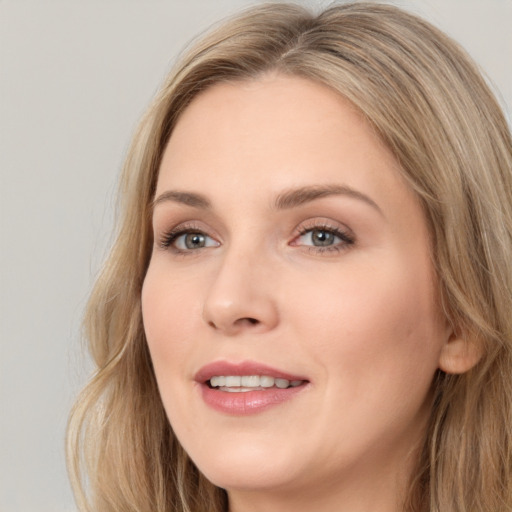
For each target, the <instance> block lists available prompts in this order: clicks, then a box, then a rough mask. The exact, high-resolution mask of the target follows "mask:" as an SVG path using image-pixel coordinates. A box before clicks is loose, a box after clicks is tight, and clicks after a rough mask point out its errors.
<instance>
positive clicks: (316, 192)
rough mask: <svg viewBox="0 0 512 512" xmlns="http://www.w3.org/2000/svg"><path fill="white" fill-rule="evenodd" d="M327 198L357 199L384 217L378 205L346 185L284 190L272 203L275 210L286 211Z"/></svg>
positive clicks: (311, 186)
mask: <svg viewBox="0 0 512 512" xmlns="http://www.w3.org/2000/svg"><path fill="white" fill-rule="evenodd" d="M328 196H347V197H351V198H353V199H358V200H360V201H363V202H365V203H366V204H368V205H370V206H371V207H372V208H374V209H375V210H377V211H378V212H379V213H380V214H381V215H382V216H384V214H383V212H382V210H381V209H380V207H379V205H378V204H377V203H376V202H375V201H374V200H373V199H371V198H370V197H369V196H367V195H366V194H363V193H362V192H359V191H358V190H355V189H353V188H351V187H348V186H347V185H338V184H333V185H310V186H306V187H299V188H294V189H290V190H286V191H284V192H282V193H281V194H279V195H278V196H277V198H276V200H275V202H274V208H275V209H277V210H287V209H289V208H295V207H297V206H300V205H302V204H304V203H309V202H310V201H314V200H315V199H320V198H322V197H328Z"/></svg>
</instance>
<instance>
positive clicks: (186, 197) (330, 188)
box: [153, 184, 384, 216]
mask: <svg viewBox="0 0 512 512" xmlns="http://www.w3.org/2000/svg"><path fill="white" fill-rule="evenodd" d="M328 196H347V197H351V198H353V199H358V200H360V201H363V202H365V203H366V204H368V205H369V206H371V207H372V208H374V209H375V210H377V211H378V212H379V213H380V214H381V215H382V216H384V214H383V212H382V210H381V209H380V207H379V205H378V204H377V203H376V202H375V201H374V200H373V199H371V198H370V197H369V196H367V195H366V194H363V193H362V192H359V191H358V190H355V189H353V188H351V187H348V186H347V185H338V184H332V185H309V186H305V187H299V188H292V189H289V190H285V191H284V192H282V193H280V194H279V195H278V196H277V197H276V199H275V201H274V203H273V208H274V209H276V210H288V209H291V208H296V207H298V206H301V205H303V204H305V203H309V202H311V201H314V200H315V199H320V198H323V197H328ZM166 201H172V202H175V203H179V204H184V205H186V206H191V207H193V208H199V209H202V210H209V209H211V208H212V203H211V202H210V201H209V199H208V198H207V197H206V196H204V195H202V194H197V193H195V192H185V191H177V190H168V191H166V192H163V193H162V194H160V195H159V196H158V197H157V198H156V199H155V200H154V201H153V208H155V206H157V205H158V204H161V203H163V202H166Z"/></svg>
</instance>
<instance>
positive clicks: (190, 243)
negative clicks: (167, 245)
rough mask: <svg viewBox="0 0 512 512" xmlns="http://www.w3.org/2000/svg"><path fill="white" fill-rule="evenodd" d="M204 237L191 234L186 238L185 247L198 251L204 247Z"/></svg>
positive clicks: (199, 234)
mask: <svg viewBox="0 0 512 512" xmlns="http://www.w3.org/2000/svg"><path fill="white" fill-rule="evenodd" d="M204 242H205V240H204V235H202V234H201V233H189V234H188V235H187V236H186V237H185V246H186V247H187V249H197V248H198V247H204Z"/></svg>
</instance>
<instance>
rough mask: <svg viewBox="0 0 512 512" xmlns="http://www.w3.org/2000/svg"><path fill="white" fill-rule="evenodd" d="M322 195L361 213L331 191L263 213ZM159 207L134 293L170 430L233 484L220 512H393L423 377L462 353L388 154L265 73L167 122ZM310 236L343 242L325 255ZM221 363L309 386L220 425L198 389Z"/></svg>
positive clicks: (423, 232) (287, 82)
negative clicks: (198, 243)
mask: <svg viewBox="0 0 512 512" xmlns="http://www.w3.org/2000/svg"><path fill="white" fill-rule="evenodd" d="M327 184H329V185H333V184H334V185H337V186H340V187H350V189H351V190H353V191H357V192H358V193H359V194H364V195H365V196H366V197H367V198H369V199H370V200H371V201H367V200H364V199H361V197H357V196H356V195H354V194H351V195H349V194H346V193H342V194H332V195H326V196H324V197H320V198H316V199H314V200H310V201H307V202H304V203H302V204H299V205H295V206H294V207H290V208H285V209H276V208H275V207H273V204H274V201H275V198H276V197H277V196H278V195H279V194H283V192H285V191H289V190H290V189H293V188H296V187H306V186H317V187H318V186H323V185H327ZM169 191H180V192H183V191H187V192H192V193H195V194H201V195H202V196H204V197H205V198H207V199H208V201H209V202H210V203H211V207H210V208H208V209H205V208H203V207H201V206H200V205H193V204H192V205H191V204H188V205H187V204H182V203H181V202H179V201H176V200H173V199H172V198H169V197H167V198H165V196H162V194H164V195H165V194H166V193H167V192H169ZM159 197H160V198H161V199H160V200H157V202H156V205H155V208H154V215H153V228H154V237H155V246H154V250H153V254H152V258H151V262H150V265H149V269H148V272H147V275H146V279H145V282H144V286H143V293H142V308H143V318H144V326H145V331H146V335H147V341H148V345H149V349H150V353H151V357H152V360H153V364H154V369H155V373H156V377H157V381H158V385H159V389H160V393H161V397H162V401H163V404H164V407H165V410H166V412H167V415H168V417H169V420H170V422H171V424H172V427H173V429H174V431H175V433H176V435H177V436H178V439H179V440H180V442H181V443H182V445H183V447H184V448H185V450H186V451H187V452H188V453H189V455H190V457H191V458H192V460H193V461H194V462H195V463H196V464H197V466H198V467H199V468H200V470H201V471H202V472H203V473H204V474H205V475H206V476H207V477H208V478H209V479H210V480H211V481H212V482H213V483H215V484H216V485H218V486H221V487H223V488H225V489H227V491H228V496H229V501H230V511H231V512H251V511H266V512H272V511H280V512H283V511H285V512H286V511H292V510H293V511H294V512H297V511H302V510H304V511H306V510H307V511H311V510H315V511H318V512H328V511H329V512H330V511H336V512H340V511H341V512H343V511H350V512H358V511H361V512H362V511H365V512H372V511H379V512H387V511H397V510H399V509H400V503H401V500H402V496H403V491H404V488H405V486H406V483H407V480H408V478H409V476H410V472H411V468H412V466H413V464H414V462H415V457H416V450H417V447H418V445H419V444H420V442H421V440H422V438H423V435H424V428H425V424H426V421H427V419H428V415H429V411H430V403H431V383H432V379H433V376H434V373H435V372H436V370H437V369H438V368H439V367H440V366H441V367H442V366H443V364H444V363H443V361H451V360H453V361H460V358H459V359H457V354H456V352H457V350H456V349H455V350H454V348H453V347H457V346H458V345H457V343H458V342H457V340H456V339H455V337H454V335H453V334H452V332H451V331H450V329H449V327H448V325H447V322H446V321H445V320H444V318H443V317H442V315H441V314H440V312H439V311H438V308H437V304H438V299H437V296H438V293H437V289H436V280H435V275H434V272H433V269H432V264H431V259H430V250H429V249H430V248H429V236H428V230H427V226H426V222H425V218H424V215H423V213H422V210H421V207H420V205H419V203H418V201H417V199H416V197H415V195H414V194H413V192H412V191H411V190H410V189H409V187H408V186H407V185H406V184H405V182H404V181H403V179H402V178H401V176H400V173H399V170H398V163H397V161H396V160H395V158H394V157H393V155H392V154H391V152H390V151H389V150H388V149H387V148H386V147H385V146H384V145H383V144H382V143H381V142H380V140H379V139H378V138H377V136H376V135H375V134H374V132H373V131H372V129H371V128H370V126H369V125H368V124H367V123H366V122H365V121H364V120H363V118H362V116H361V115H360V114H359V113H358V111H356V110H355V108H354V107H352V106H351V104H350V103H348V102H347V101H346V100H345V99H343V98H342V97H341V96H340V95H339V94H337V93H335V92H333V91H332V90H330V89H328V88H326V87H325V86H323V85H319V84H316V83H313V82H311V81H308V80H305V79H301V78H294V77H284V76H280V75H276V74H274V75H267V76H265V77H262V78H260V79H258V80H253V81H250V82H240V83H227V84H220V85H215V86H212V87H211V88H209V89H207V90H206V91H205V92H203V93H202V94H201V95H200V96H198V97H196V98H195V99H194V100H193V102H192V103H191V105H190V106H189V107H188V108H187V109H186V110H185V112H184V113H183V115H182V117H181V118H180V120H179V122H178V123H177V126H176V128H175V130H174V132H173V134H172V136H171V138H170V141H169V143H168V145H167V148H166V150H165V153H164V156H163V160H162V163H161V168H160V173H159V178H158V184H157V190H156V198H159ZM371 202H374V203H375V204H371ZM180 227H183V229H184V230H188V231H189V232H192V233H197V232H200V233H203V234H204V236H205V238H204V240H205V243H206V245H205V246H204V247H202V248H192V249H187V248H186V246H184V245H183V242H184V237H183V236H182V237H181V238H178V239H177V240H175V243H174V245H171V246H170V247H163V246H162V243H161V242H162V240H163V239H165V236H166V234H167V233H168V232H169V230H171V229H173V228H180ZM315 227H316V228H317V229H324V231H325V229H333V228H334V229H340V230H342V231H343V232H344V233H347V234H348V235H350V237H351V240H352V242H351V243H347V242H346V241H345V242H344V241H342V240H341V239H340V238H334V239H333V244H332V245H331V246H328V247H320V248H319V247H317V246H315V242H314V240H313V238H312V236H311V234H312V231H311V230H313V229H314V228H315ZM301 229H302V230H309V232H307V233H305V234H304V233H303V234H300V230H301ZM324 235H325V232H324ZM180 248H181V249H180ZM219 360H220V361H232V362H240V361H246V360H251V361H257V362H260V363H264V364H267V365H270V366H272V367H275V368H279V369H281V370H283V371H287V372H289V373H291V374H294V375H302V376H306V377H307V379H308V381H309V383H308V385H307V387H306V388H305V389H304V390H303V391H302V392H300V393H299V394H297V395H296V396H295V397H294V398H293V399H292V400H290V401H288V402H285V403H284V404H280V405H278V406H275V407H271V408H269V409H267V410H265V411H263V412H259V413H257V414H253V415H249V416H233V415H229V414H223V413H221V412H218V411H216V410H214V409H212V408H211V407H209V406H207V405H206V404H205V403H204V401H203V399H202V398H201V393H200V392H199V389H198V384H197V383H196V382H195V381H194V375H195V374H196V372H197V371H198V370H199V369H200V368H201V367H202V366H204V365H205V364H207V363H211V362H212V361H219ZM461 368H462V366H460V365H459V367H457V369H461Z"/></svg>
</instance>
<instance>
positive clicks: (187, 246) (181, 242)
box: [171, 232, 219, 251]
mask: <svg viewBox="0 0 512 512" xmlns="http://www.w3.org/2000/svg"><path fill="white" fill-rule="evenodd" d="M171 243H172V245H174V247H176V249H178V250H180V251H189V250H193V249H202V248H203V247H217V246H218V245H219V244H218V242H216V241H215V240H214V239H213V238H210V237H209V236H208V235H205V234H204V233H200V232H187V233H181V234H178V235H177V236H176V237H175V238H174V239H173V240H172V242H171Z"/></svg>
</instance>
